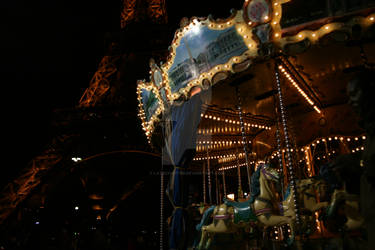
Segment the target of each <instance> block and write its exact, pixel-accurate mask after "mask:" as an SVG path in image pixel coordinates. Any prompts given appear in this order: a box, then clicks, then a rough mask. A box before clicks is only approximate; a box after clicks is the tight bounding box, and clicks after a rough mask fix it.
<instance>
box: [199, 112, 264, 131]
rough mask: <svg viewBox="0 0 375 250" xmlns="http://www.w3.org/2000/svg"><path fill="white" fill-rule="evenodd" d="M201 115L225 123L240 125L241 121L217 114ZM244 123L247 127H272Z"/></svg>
mask: <svg viewBox="0 0 375 250" xmlns="http://www.w3.org/2000/svg"><path fill="white" fill-rule="evenodd" d="M201 117H203V118H206V119H210V120H214V121H221V122H225V123H229V124H237V125H240V121H239V120H232V119H228V118H221V117H219V116H215V115H209V114H201ZM244 125H245V126H247V127H255V128H260V129H267V130H270V129H271V127H268V126H266V125H260V124H255V123H247V122H244Z"/></svg>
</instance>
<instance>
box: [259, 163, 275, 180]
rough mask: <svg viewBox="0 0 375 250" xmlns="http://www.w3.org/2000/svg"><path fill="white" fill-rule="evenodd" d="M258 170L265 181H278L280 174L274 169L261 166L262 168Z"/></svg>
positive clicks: (264, 165) (267, 165)
mask: <svg viewBox="0 0 375 250" xmlns="http://www.w3.org/2000/svg"><path fill="white" fill-rule="evenodd" d="M260 168H261V169H260V172H261V173H262V175H263V177H264V178H265V179H266V180H267V181H272V182H279V181H280V174H279V173H278V172H277V170H276V169H274V168H271V167H270V165H269V164H263V165H262V166H260Z"/></svg>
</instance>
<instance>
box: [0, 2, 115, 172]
mask: <svg viewBox="0 0 375 250" xmlns="http://www.w3.org/2000/svg"><path fill="white" fill-rule="evenodd" d="M0 9H1V22H0V30H1V42H0V45H1V47H0V48H1V67H0V70H1V76H2V77H1V80H0V81H1V86H2V96H3V98H2V110H3V111H2V119H1V120H2V125H3V129H2V133H3V136H2V137H3V139H2V147H5V150H2V154H3V157H6V159H12V160H11V161H9V163H7V164H2V166H1V168H2V171H3V174H2V177H3V178H4V177H5V176H4V175H6V174H5V171H6V172H9V174H10V175H12V174H13V170H14V171H15V169H19V168H20V166H21V165H22V166H23V165H26V164H27V163H28V162H29V161H30V160H31V159H32V158H33V157H34V156H35V155H37V154H38V153H40V152H41V150H43V149H44V147H45V145H46V144H48V143H49V141H48V138H49V136H50V135H49V134H50V129H51V128H50V118H51V114H52V111H53V110H55V109H56V108H69V107H74V106H75V105H77V104H78V102H79V99H80V97H81V95H82V94H83V92H84V90H85V89H86V88H87V87H88V86H89V82H90V79H91V77H92V75H93V74H94V72H95V71H96V69H97V66H98V64H99V62H100V60H101V58H102V56H103V54H104V52H105V51H106V46H105V44H106V43H105V41H106V39H105V37H106V34H107V32H111V31H118V30H119V29H120V10H121V8H120V1H104V0H102V1H87V0H83V1H71V0H68V1H66V0H64V1H62V0H57V1H56V0H54V1H47V0H37V1H26V0H21V1H19V0H18V1H2V3H1V7H0ZM4 124H5V126H4ZM4 137H5V138H4ZM3 178H1V179H3Z"/></svg>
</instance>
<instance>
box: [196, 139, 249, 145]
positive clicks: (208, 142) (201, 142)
mask: <svg viewBox="0 0 375 250" xmlns="http://www.w3.org/2000/svg"><path fill="white" fill-rule="evenodd" d="M197 143H198V144H205V145H208V144H211V145H213V144H219V145H224V146H228V145H232V144H243V142H242V141H240V140H238V141H198V142H197ZM249 143H251V141H249Z"/></svg>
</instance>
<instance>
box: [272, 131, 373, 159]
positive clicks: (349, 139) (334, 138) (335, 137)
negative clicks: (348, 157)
mask: <svg viewBox="0 0 375 250" xmlns="http://www.w3.org/2000/svg"><path fill="white" fill-rule="evenodd" d="M359 139H362V140H366V136H365V135H362V136H359V137H358V136H355V137H343V136H332V137H327V138H319V139H317V140H315V141H313V142H312V143H311V144H310V145H307V146H303V147H301V148H300V149H299V151H301V152H305V151H307V150H308V147H309V146H313V147H315V146H317V145H318V144H320V143H321V142H323V143H324V142H327V141H332V140H336V141H338V140H340V141H344V140H346V141H348V142H350V141H352V140H354V141H359ZM354 150H355V151H359V150H364V147H359V148H358V150H357V148H356V149H354ZM290 151H291V152H293V149H291V150H290ZM282 152H283V153H285V152H286V149H283V150H282ZM352 152H353V151H352ZM334 153H336V152H335V151H332V154H334ZM328 155H330V153H328ZM276 156H278V152H277V151H275V152H273V153H272V154H271V158H272V159H273V158H274V157H276Z"/></svg>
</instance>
